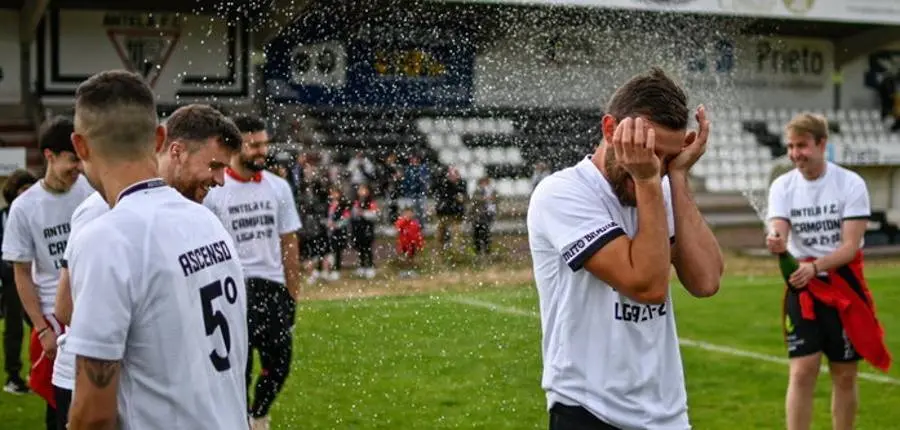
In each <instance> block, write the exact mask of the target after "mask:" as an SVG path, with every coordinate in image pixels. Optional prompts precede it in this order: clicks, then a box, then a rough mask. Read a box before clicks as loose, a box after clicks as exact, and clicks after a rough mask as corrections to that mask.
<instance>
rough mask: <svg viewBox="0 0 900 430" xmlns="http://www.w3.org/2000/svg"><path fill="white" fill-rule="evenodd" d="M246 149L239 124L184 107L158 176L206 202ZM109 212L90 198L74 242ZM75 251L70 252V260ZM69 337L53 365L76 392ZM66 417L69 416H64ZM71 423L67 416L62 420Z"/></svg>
mask: <svg viewBox="0 0 900 430" xmlns="http://www.w3.org/2000/svg"><path fill="white" fill-rule="evenodd" d="M240 145H241V135H240V132H239V131H238V129H237V127H236V126H235V125H234V123H233V122H232V121H231V120H230V119H228V118H227V117H225V116H224V115H223V114H222V113H220V112H219V111H217V110H215V109H213V108H212V107H211V106H208V105H201V104H192V105H187V106H182V107H180V108H178V109H177V110H175V112H173V113H172V115H170V116H169V118H168V119H167V122H166V144H165V145H164V146H163V149H162V151H160V152H159V153H158V154H157V155H156V157H157V160H158V163H159V176H160V177H161V178H162V179H163V180H164V181H165V182H166V183H167V184H169V185H171V186H172V187H173V188H175V189H176V190H178V192H180V193H181V194H182V195H183V196H185V197H187V198H188V199H190V200H193V201H195V202H197V203H200V202H202V200H203V197H205V196H206V193H207V190H209V188H211V187H215V186H219V185H222V183H223V181H224V174H225V173H224V172H225V166H227V165H228V164H227V163H228V160H230V159H231V155H232V153H233V152H235V151H236V150H238V148H240ZM108 211H109V204H108V203H106V200H104V199H103V196H102V195H101V194H100V193H99V192H94V194H91V196H90V197H88V198H87V199H85V201H84V202H82V203H81V205H79V206H78V208H76V209H75V211H74V213H73V214H72V221H71V232H70V234H69V236H70V238H74V237H75V236H76V235H77V234H78V231H79V230H81V228H82V227H83V226H84V225H85V224H86V223H88V222H90V221H92V220H94V219H95V218H98V217H99V216H100V215H103V214H104V213H106V212H108ZM70 252H71V248H67V249H66V251H65V260H64V262H65V261H66V260H68V258H69V254H70ZM67 266H68V264H64V267H63V268H62V269H61V270H60V276H59V287H58V289H57V295H56V307H55V312H54V314H55V316H56V318H57V319H58V320H59V321H60V322H61V323H62V324H64V325H68V324H69V323H70V320H71V314H72V294H71V289H70V283H69V271H68V267H67ZM66 336H67V335H65V334H63V335H62V336H60V337H59V342H58V343H59V348H58V350H57V357H56V360H55V361H54V365H53V384H54V385H55V386H57V387H65V388H67V389H68V390H71V389H72V388H73V386H74V383H75V382H74V379H75V356H74V355H73V354H71V353H69V352H68V351H67V350H66V346H65V340H66ZM61 412H63V413H64V412H67V409H66V411H62V410H61ZM59 418H60V420H61V421H66V416H65V415H62V416H60V417H59Z"/></svg>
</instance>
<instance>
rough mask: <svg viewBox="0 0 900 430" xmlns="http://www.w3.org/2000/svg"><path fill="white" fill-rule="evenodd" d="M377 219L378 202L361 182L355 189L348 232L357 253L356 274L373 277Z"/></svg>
mask: <svg viewBox="0 0 900 430" xmlns="http://www.w3.org/2000/svg"><path fill="white" fill-rule="evenodd" d="M377 221H378V203H376V202H375V198H374V196H373V195H372V193H371V191H370V190H369V186H368V185H365V184H361V185H360V186H359V188H357V189H356V200H355V201H354V202H353V209H352V210H351V212H350V232H351V236H352V239H351V242H352V243H353V249H355V250H356V252H357V253H358V255H359V259H358V260H357V261H358V266H357V268H356V275H357V276H360V277H365V278H368V279H372V278H374V277H375V261H374V255H373V251H374V249H373V245H374V243H375V223H376V222H377Z"/></svg>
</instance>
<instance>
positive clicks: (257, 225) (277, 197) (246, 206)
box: [203, 171, 301, 284]
mask: <svg viewBox="0 0 900 430" xmlns="http://www.w3.org/2000/svg"><path fill="white" fill-rule="evenodd" d="M260 175H261V179H260V180H259V181H253V180H251V181H243V180H241V179H237V178H235V177H234V175H233V174H231V173H230V171H229V174H226V175H225V185H224V186H221V187H216V188H213V189H211V190H209V194H207V195H206V198H205V199H204V200H203V204H204V205H205V206H206V207H208V208H210V209H211V210H212V211H213V213H215V214H216V216H217V217H219V219H221V220H222V223H223V224H224V225H225V229H226V230H228V232H229V233H231V235H232V237H233V238H234V242H235V243H236V244H237V247H238V255H240V258H241V264H243V266H244V273H245V274H246V276H247V277H248V278H262V279H267V280H269V281H272V282H278V283H281V284H284V282H285V278H284V265H283V264H282V262H281V235H282V234H288V233H294V232H296V231H297V230H299V229H300V227H301V224H300V215H298V214H297V205H296V204H294V193H293V192H291V187H290V185H288V183H287V181H285V180H284V179H282V178H280V177H279V176H277V175H275V174H273V173H270V172H268V171H263V172H260Z"/></svg>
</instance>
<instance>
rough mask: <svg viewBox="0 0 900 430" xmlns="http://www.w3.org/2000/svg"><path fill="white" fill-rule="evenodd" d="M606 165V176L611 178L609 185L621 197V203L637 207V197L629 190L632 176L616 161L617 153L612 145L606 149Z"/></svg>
mask: <svg viewBox="0 0 900 430" xmlns="http://www.w3.org/2000/svg"><path fill="white" fill-rule="evenodd" d="M604 167H605V168H606V176H607V179H608V180H609V185H610V186H611V187H612V189H613V193H614V194H615V195H616V198H618V199H619V203H621V204H622V206H634V207H636V206H637V200H636V199H635V196H634V194H633V193H631V192H629V191H628V181H630V180H631V176H630V175H629V174H628V172H626V171H625V169H623V168H622V167H621V166H619V163H617V162H616V154H615V152H614V151H613V148H612V146H609V147H608V148H607V149H606V160H605V166H604Z"/></svg>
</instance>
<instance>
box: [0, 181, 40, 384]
mask: <svg viewBox="0 0 900 430" xmlns="http://www.w3.org/2000/svg"><path fill="white" fill-rule="evenodd" d="M35 183H37V178H36V177H35V176H34V175H32V174H31V173H30V172H29V171H27V170H25V169H19V170H16V171H14V172H13V173H12V174H10V175H9V177H8V178H7V179H6V183H5V184H4V185H3V198H4V199H5V200H6V203H7V206H6V207H5V208H3V209H0V242H2V241H3V230H4V229H5V228H6V219H7V217H9V206H10V205H12V202H13V200H15V199H16V197H18V196H19V195H20V194H22V193H23V192H25V190H27V189H28V188H29V187H31V186H32V185H34V184H35ZM0 282H2V283H3V290H2V294H0V312H2V313H3V315H4V318H5V319H6V325H5V327H4V328H3V355H4V357H3V365H4V368H5V370H6V384H5V385H4V386H3V391H6V392H7V393H11V394H25V393H27V392H28V385H27V384H26V383H25V381H24V380H23V379H22V376H21V375H20V372H21V370H22V339H24V334H25V331H24V330H25V326H24V323H28V325H31V322H30V321H28V316H27V315H26V314H25V311H24V310H23V309H22V302H21V301H20V300H19V293H18V291H16V282H15V277H14V276H13V266H12V264H10V263H9V262H8V261H0Z"/></svg>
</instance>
